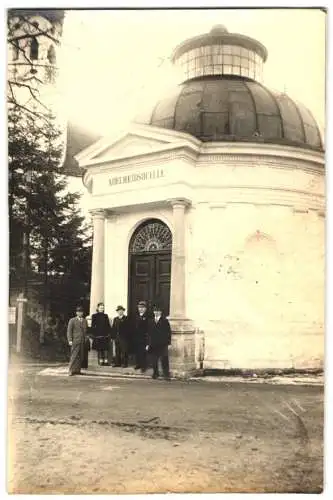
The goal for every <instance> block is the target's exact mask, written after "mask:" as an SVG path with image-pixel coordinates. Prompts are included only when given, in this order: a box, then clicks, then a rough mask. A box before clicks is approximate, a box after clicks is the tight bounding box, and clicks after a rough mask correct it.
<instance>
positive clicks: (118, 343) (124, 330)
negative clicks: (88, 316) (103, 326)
mask: <svg viewBox="0 0 333 500" xmlns="http://www.w3.org/2000/svg"><path fill="white" fill-rule="evenodd" d="M116 312H117V313H118V316H116V317H115V318H114V320H113V322H112V338H113V339H114V341H115V347H116V360H115V364H114V365H113V366H122V367H123V368H127V366H128V348H129V337H130V325H129V320H128V318H127V316H126V315H125V308H124V307H123V306H118V307H117V309H116Z"/></svg>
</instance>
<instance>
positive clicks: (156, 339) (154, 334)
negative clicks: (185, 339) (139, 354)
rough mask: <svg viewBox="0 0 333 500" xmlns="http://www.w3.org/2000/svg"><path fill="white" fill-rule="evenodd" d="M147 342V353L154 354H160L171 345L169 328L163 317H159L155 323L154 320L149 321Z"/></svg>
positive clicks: (166, 320)
mask: <svg viewBox="0 0 333 500" xmlns="http://www.w3.org/2000/svg"><path fill="white" fill-rule="evenodd" d="M148 342H149V344H148V345H149V351H150V352H151V353H154V354H158V353H159V352H162V351H163V349H165V348H166V347H167V346H168V345H170V344H171V327H170V323H169V321H168V319H167V318H166V317H165V316H161V317H160V318H159V320H158V321H157V322H156V321H155V319H151V320H149V325H148Z"/></svg>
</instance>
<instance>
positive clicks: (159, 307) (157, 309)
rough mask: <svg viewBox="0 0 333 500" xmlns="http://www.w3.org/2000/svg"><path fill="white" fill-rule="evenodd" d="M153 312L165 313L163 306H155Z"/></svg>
mask: <svg viewBox="0 0 333 500" xmlns="http://www.w3.org/2000/svg"><path fill="white" fill-rule="evenodd" d="M153 311H161V312H162V311H163V309H162V307H161V306H159V305H158V304H155V305H154V306H153Z"/></svg>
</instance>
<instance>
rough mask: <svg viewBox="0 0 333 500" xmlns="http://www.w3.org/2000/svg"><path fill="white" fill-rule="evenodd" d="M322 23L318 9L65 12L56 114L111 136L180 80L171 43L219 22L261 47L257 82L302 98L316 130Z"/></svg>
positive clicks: (321, 97) (321, 113)
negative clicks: (263, 56) (260, 73)
mask: <svg viewBox="0 0 333 500" xmlns="http://www.w3.org/2000/svg"><path fill="white" fill-rule="evenodd" d="M325 23H326V16H325V14H324V13H323V12H322V11H320V10H319V9H288V10H286V9H255V10H251V9H239V10H232V9H231V10H224V9H220V10H215V9H214V10H162V11H158V10H155V11H154V10H141V11H139V10H136V11H135V10H134V11H124V10H123V11H121V10H95V11H94V10H81V11H80V10H71V11H67V12H66V17H65V23H64V31H63V38H62V47H61V52H60V58H59V66H60V67H59V69H60V78H59V87H58V88H59V92H60V102H61V103H62V107H63V113H64V114H65V116H66V118H67V119H69V120H70V121H71V122H74V123H78V124H80V126H81V127H84V128H86V129H87V130H91V131H92V132H97V133H99V134H101V135H111V136H112V135H113V134H115V135H116V134H117V132H118V131H119V130H121V129H123V128H126V126H127V125H128V124H129V123H130V122H131V121H132V119H133V118H134V117H135V116H136V115H138V114H139V113H140V112H141V111H143V110H145V109H146V108H147V109H151V108H152V107H153V105H154V104H155V103H156V101H157V99H158V98H159V97H163V96H165V95H168V91H169V90H170V89H171V88H172V87H174V86H175V85H177V84H178V83H180V81H181V80H180V75H179V74H178V73H177V71H176V70H175V68H174V66H173V65H172V64H171V62H170V56H171V54H172V51H173V49H174V48H175V47H176V46H177V45H178V44H179V43H181V42H182V41H183V40H185V39H186V38H190V37H192V36H196V35H199V34H202V33H206V32H208V31H210V30H211V28H212V27H213V26H214V25H216V24H223V25H225V26H226V28H227V29H228V31H229V32H236V33H241V34H243V35H247V36H250V37H252V38H255V39H257V40H258V41H259V42H261V43H262V44H263V45H265V46H266V48H267V50H268V58H267V61H266V63H265V65H264V81H263V83H264V84H265V85H266V86H267V87H268V88H270V89H272V90H277V91H285V92H287V93H288V94H289V95H290V97H292V98H294V99H297V100H298V101H300V102H303V104H305V105H306V106H307V107H308V108H309V109H310V110H311V111H312V113H313V115H314V116H315V118H316V120H317V122H318V124H319V126H320V128H321V130H322V132H323V131H324V123H325V36H326V35H325ZM69 187H70V189H71V190H75V191H76V190H79V191H80V192H81V193H82V195H83V196H82V200H81V207H82V209H83V211H84V212H85V207H86V206H87V205H88V193H87V192H86V190H85V189H84V187H83V186H82V181H81V179H77V180H74V181H71V183H70V186H69Z"/></svg>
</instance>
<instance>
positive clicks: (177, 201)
mask: <svg viewBox="0 0 333 500" xmlns="http://www.w3.org/2000/svg"><path fill="white" fill-rule="evenodd" d="M167 203H169V204H170V205H171V206H172V207H175V206H181V207H185V208H186V207H189V206H190V205H191V204H192V202H191V200H189V199H188V198H170V199H169V200H167Z"/></svg>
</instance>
